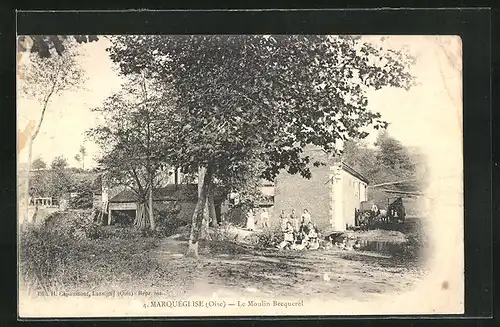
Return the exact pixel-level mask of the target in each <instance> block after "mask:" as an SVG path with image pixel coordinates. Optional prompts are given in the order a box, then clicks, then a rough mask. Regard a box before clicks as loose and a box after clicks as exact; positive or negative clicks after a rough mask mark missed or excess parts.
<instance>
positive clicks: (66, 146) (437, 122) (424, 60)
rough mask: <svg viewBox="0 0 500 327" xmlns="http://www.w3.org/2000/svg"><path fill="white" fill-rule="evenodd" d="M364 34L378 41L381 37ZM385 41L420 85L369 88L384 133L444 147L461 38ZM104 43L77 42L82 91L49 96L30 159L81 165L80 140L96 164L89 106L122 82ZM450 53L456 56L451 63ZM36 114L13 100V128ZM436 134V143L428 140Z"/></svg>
mask: <svg viewBox="0 0 500 327" xmlns="http://www.w3.org/2000/svg"><path fill="white" fill-rule="evenodd" d="M364 38H365V39H366V40H369V41H372V42H381V41H380V36H373V37H371V36H364ZM384 44H385V46H389V47H392V48H395V49H400V48H402V47H407V48H408V50H409V51H410V52H411V53H412V54H413V55H414V56H415V57H416V58H417V62H416V64H415V66H414V67H413V73H414V75H415V76H416V78H417V82H418V83H419V85H418V86H416V87H414V88H412V89H411V90H410V91H406V90H403V89H395V88H384V89H381V90H378V91H370V92H369V93H368V101H369V109H370V110H372V111H377V112H380V113H381V114H382V117H383V119H385V120H386V121H388V122H389V123H390V125H389V127H388V132H389V134H390V135H391V136H393V137H395V138H396V139H398V140H400V141H401V142H402V143H403V144H404V145H407V146H418V147H421V148H424V149H427V151H428V152H435V151H440V148H439V147H441V148H446V147H447V146H449V143H453V142H456V134H453V133H452V134H451V135H452V136H450V135H449V133H448V136H449V137H443V135H446V132H449V129H450V128H452V129H453V130H454V131H455V132H457V131H458V133H461V93H460V92H461V75H460V74H461V72H460V71H459V69H458V68H457V67H461V64H460V63H459V60H461V53H460V50H461V49H460V39H459V38H457V37H452V36H450V37H447V36H439V37H438V36H390V37H387V38H386V39H385V41H384ZM108 46H109V40H107V39H106V38H102V37H101V38H100V40H99V41H98V42H93V43H89V44H84V45H81V46H80V47H81V49H80V53H81V56H80V59H81V65H82V68H83V69H84V70H85V73H86V77H87V81H86V82H85V84H84V85H83V88H82V89H83V90H82V89H79V90H78V91H67V92H64V93H62V94H60V95H59V96H57V97H54V99H53V100H52V102H51V103H50V105H49V108H48V109H47V112H46V117H45V119H44V122H43V125H42V128H41V131H40V134H39V135H38V137H37V139H36V141H35V144H34V146H33V158H37V157H41V158H42V159H44V161H46V162H47V163H50V162H51V161H52V159H53V158H54V157H56V156H59V155H63V156H65V157H66V158H67V159H68V162H69V164H70V165H71V166H75V167H79V166H81V164H80V163H78V162H77V161H76V160H75V159H74V157H75V155H76V154H77V153H78V149H79V147H80V145H82V144H83V145H85V147H86V148H87V152H88V155H87V158H86V159H85V166H86V167H92V166H93V165H95V160H94V159H95V158H96V156H98V155H99V149H98V148H97V146H96V145H95V144H93V143H92V142H91V141H90V140H86V138H85V135H84V133H85V131H86V130H88V129H89V128H92V127H94V126H96V125H97V124H99V123H101V122H102V121H103V120H102V117H100V116H99V115H98V114H96V113H93V112H92V111H91V108H93V107H96V106H99V105H100V104H101V103H102V101H103V100H104V99H105V98H106V97H108V96H110V95H111V94H112V93H113V92H116V91H118V90H119V89H120V85H121V83H122V80H121V78H120V77H119V76H118V74H117V72H116V68H115V67H114V65H113V63H112V62H111V60H110V59H109V57H108V55H107V52H106V48H107V47H108ZM450 54H452V55H454V56H455V57H456V58H457V59H455V62H454V63H452V64H451V63H450V60H449V56H450ZM455 57H453V58H455ZM453 64H454V65H455V66H454V65H453ZM450 94H451V95H452V96H450ZM39 115H40V105H39V104H37V103H35V102H33V101H30V100H23V101H18V130H23V128H24V127H25V126H26V125H27V122H28V120H29V119H33V120H35V121H38V119H39ZM450 122H454V124H453V123H450ZM457 128H458V130H457ZM459 135H460V136H459V137H461V134H459ZM436 137H439V138H440V141H441V142H433V140H434V139H435V138H436ZM375 138H376V133H375V132H374V133H372V134H370V136H369V137H368V138H367V141H368V142H373V141H374V139H375ZM447 142H448V143H447ZM27 152H28V151H27V147H25V148H24V149H21V151H20V152H19V154H18V160H19V161H20V162H26V161H27Z"/></svg>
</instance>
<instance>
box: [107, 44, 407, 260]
mask: <svg viewBox="0 0 500 327" xmlns="http://www.w3.org/2000/svg"><path fill="white" fill-rule="evenodd" d="M111 41H112V45H111V47H110V48H109V49H108V50H109V54H110V57H111V59H112V60H113V61H114V62H116V63H117V64H118V66H119V68H120V71H121V73H122V74H124V75H130V74H134V73H135V74H137V73H141V74H144V75H143V76H145V77H147V78H148V79H151V80H155V81H157V83H158V84H161V85H163V86H167V85H168V86H169V87H170V88H171V89H172V91H173V94H174V96H173V97H172V100H173V106H172V110H170V111H169V113H168V116H166V117H165V118H166V119H165V125H167V126H168V129H169V133H167V134H165V136H164V138H163V146H164V149H163V151H162V152H163V153H165V154H168V160H169V162H170V163H171V164H173V165H174V166H177V167H181V168H182V169H183V171H184V172H188V173H193V172H196V171H198V169H200V170H199V171H200V172H201V174H200V176H199V177H200V178H199V181H200V187H199V197H198V203H197V205H196V209H195V212H194V214H193V221H192V225H191V236H190V242H189V249H188V255H194V256H197V255H198V254H197V244H198V243H197V242H198V237H199V235H200V230H201V227H202V221H203V218H204V217H205V215H204V214H203V211H204V208H205V207H206V203H207V199H208V201H209V200H210V198H211V192H212V190H213V188H212V184H213V182H214V180H226V181H228V182H229V181H231V183H232V182H233V181H234V179H235V178H236V179H237V176H238V174H240V175H241V173H242V172H245V170H246V167H249V165H257V166H258V167H261V177H263V178H265V179H268V180H273V179H274V178H275V177H276V176H277V174H278V173H279V172H280V171H281V170H286V171H288V172H289V173H291V174H297V173H298V174H301V175H302V176H303V177H306V178H309V177H310V175H311V172H310V169H309V167H310V166H309V164H310V163H311V162H310V161H311V158H309V157H308V156H307V155H305V154H304V153H303V148H304V147H305V146H306V145H315V146H319V147H321V148H322V149H323V150H325V151H326V152H328V153H332V154H336V153H338V152H339V149H338V147H337V144H338V141H340V140H347V139H349V138H364V137H366V136H367V135H368V134H367V132H366V130H365V128H366V127H368V126H372V127H374V128H376V129H378V128H381V127H386V125H387V123H386V122H385V121H383V120H382V119H381V116H380V114H379V113H376V112H372V111H370V110H369V107H368V97H367V91H368V90H369V89H380V88H382V87H384V86H388V87H398V88H405V89H409V88H410V87H411V86H412V85H413V84H414V79H413V77H412V75H411V73H410V67H411V64H412V62H413V59H412V58H411V57H410V56H409V55H407V54H406V53H403V52H398V51H394V50H392V49H383V48H377V47H375V46H374V45H372V44H370V43H366V42H363V40H362V38H360V37H352V36H324V35H313V36H311V35H292V36H285V35H270V36H264V35H237V36H236V35H203V36H200V35H186V36H165V35H148V36H144V35H143V36H131V35H127V36H117V37H113V38H112V40H111ZM313 164H319V163H317V162H313ZM243 175H244V174H243Z"/></svg>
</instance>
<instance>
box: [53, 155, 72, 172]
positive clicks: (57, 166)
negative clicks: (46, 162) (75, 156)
mask: <svg viewBox="0 0 500 327" xmlns="http://www.w3.org/2000/svg"><path fill="white" fill-rule="evenodd" d="M50 167H51V168H52V169H54V170H62V169H65V168H66V167H68V160H67V159H66V158H65V157H64V156H58V157H55V158H54V160H52V163H51V164H50Z"/></svg>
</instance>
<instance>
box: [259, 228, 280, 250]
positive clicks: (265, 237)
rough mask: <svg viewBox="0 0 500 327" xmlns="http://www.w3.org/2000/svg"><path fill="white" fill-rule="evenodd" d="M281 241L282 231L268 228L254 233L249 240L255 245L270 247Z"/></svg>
mask: <svg viewBox="0 0 500 327" xmlns="http://www.w3.org/2000/svg"><path fill="white" fill-rule="evenodd" d="M282 241H283V232H282V231H281V230H279V229H268V230H265V231H262V232H259V233H256V234H255V235H254V237H252V238H251V242H252V243H253V245H254V246H255V247H259V248H271V247H275V246H277V245H278V244H280V243H281V242H282Z"/></svg>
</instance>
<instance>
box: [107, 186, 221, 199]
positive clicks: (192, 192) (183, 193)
mask: <svg viewBox="0 0 500 327" xmlns="http://www.w3.org/2000/svg"><path fill="white" fill-rule="evenodd" d="M216 198H217V199H220V198H221V195H220V192H216ZM197 199H198V184H171V185H167V186H165V187H161V188H158V189H155V190H153V200H154V201H196V200H197ZM137 201H138V196H137V194H136V193H135V192H134V191H132V190H130V189H126V190H124V191H122V192H120V193H118V194H117V195H115V196H114V197H113V198H111V199H110V200H109V202H113V203H119V202H121V203H123V202H137Z"/></svg>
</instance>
